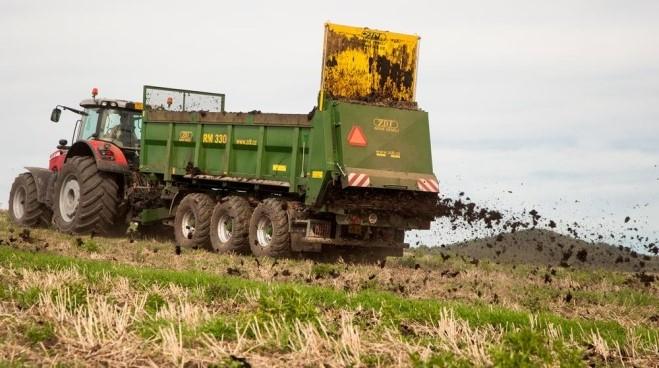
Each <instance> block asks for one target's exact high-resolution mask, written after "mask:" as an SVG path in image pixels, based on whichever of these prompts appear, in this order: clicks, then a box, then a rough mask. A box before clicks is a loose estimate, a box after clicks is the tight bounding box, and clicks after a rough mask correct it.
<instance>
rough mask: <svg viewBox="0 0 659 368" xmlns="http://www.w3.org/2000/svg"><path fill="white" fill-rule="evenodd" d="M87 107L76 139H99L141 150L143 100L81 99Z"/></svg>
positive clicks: (126, 147) (126, 148) (82, 105)
mask: <svg viewBox="0 0 659 368" xmlns="http://www.w3.org/2000/svg"><path fill="white" fill-rule="evenodd" d="M80 106H81V107H83V108H84V112H85V114H84V115H83V117H82V119H81V122H80V127H79V128H78V129H77V134H76V136H75V140H76V141H88V140H91V139H98V140H102V141H107V142H109V143H112V144H114V145H116V146H117V147H119V148H121V149H122V150H135V151H136V150H139V148H140V133H141V129H142V108H141V107H142V104H141V103H139V102H138V103H135V102H130V101H124V100H110V99H103V98H99V99H88V100H84V101H82V102H80Z"/></svg>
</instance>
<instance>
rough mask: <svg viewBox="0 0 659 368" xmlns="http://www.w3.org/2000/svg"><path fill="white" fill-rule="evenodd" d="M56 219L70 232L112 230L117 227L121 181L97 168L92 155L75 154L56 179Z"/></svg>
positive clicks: (61, 227)
mask: <svg viewBox="0 0 659 368" xmlns="http://www.w3.org/2000/svg"><path fill="white" fill-rule="evenodd" d="M54 194H55V196H54V197H55V201H54V206H53V207H54V211H53V212H54V217H53V218H54V222H55V225H56V226H57V228H58V229H59V230H60V231H62V232H67V233H95V234H101V235H109V234H112V233H113V231H115V229H116V225H115V223H116V222H118V221H117V211H118V206H119V185H118V184H117V181H116V179H115V178H114V177H113V176H112V175H110V174H108V173H105V172H102V171H98V168H97V167H96V161H95V160H94V159H93V158H92V157H89V156H75V157H72V158H71V159H69V160H68V161H67V162H66V163H65V164H64V167H62V171H61V172H60V173H59V175H58V177H57V181H56V183H55V193H54Z"/></svg>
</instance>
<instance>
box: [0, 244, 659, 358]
mask: <svg viewBox="0 0 659 368" xmlns="http://www.w3.org/2000/svg"><path fill="white" fill-rule="evenodd" d="M0 264H1V265H3V266H5V267H9V266H12V267H15V268H27V269H33V270H42V271H43V270H51V269H64V268H70V267H77V268H78V269H79V271H80V272H81V273H82V274H83V275H85V276H86V277H88V278H90V279H94V278H97V277H100V276H101V275H103V274H108V275H110V276H115V277H116V276H119V277H125V278H128V279H129V280H130V281H131V282H134V283H137V284H141V285H151V284H161V285H163V284H169V283H173V284H176V285H179V286H183V287H187V288H196V287H201V288H204V289H206V290H208V291H211V292H212V295H213V296H214V297H235V296H241V295H244V292H245V291H246V290H259V292H260V293H261V299H262V302H263V300H265V301H266V302H265V303H264V304H266V307H268V308H270V307H272V306H273V305H274V306H275V308H274V309H271V310H273V311H274V313H280V314H284V315H286V316H288V317H291V318H301V319H304V318H311V317H312V316H310V315H309V313H308V311H309V306H312V307H313V308H316V307H318V308H321V309H329V308H335V309H340V308H345V309H357V308H359V307H361V308H363V309H371V310H375V311H379V312H380V313H381V314H382V316H383V317H384V320H385V321H388V323H392V324H394V325H397V324H398V323H400V322H401V321H419V322H428V321H431V320H433V321H434V320H438V319H439V318H440V313H441V311H442V309H443V308H449V309H452V310H453V312H454V315H455V317H457V318H460V319H463V320H465V321H467V322H468V323H469V324H470V325H471V326H486V325H490V326H495V327H497V328H502V329H504V330H511V329H512V328H513V327H517V328H524V327H529V326H530V324H531V321H530V319H529V314H528V313H526V312H518V311H512V310H509V309H505V308H502V307H497V306H489V305H487V306H479V305H470V304H465V303H459V302H453V301H451V302H449V301H440V300H415V299H407V298H404V297H403V296H400V295H396V294H394V293H390V292H380V291H370V290H367V291H361V292H357V293H347V292H344V291H338V290H334V289H330V288H326V287H318V286H310V285H303V284H297V283H290V282H264V281H254V280H247V279H243V278H240V277H233V276H222V275H216V274H210V273H206V272H200V271H174V270H167V269H158V268H141V267H136V266H130V265H125V264H118V263H112V262H109V261H98V260H86V259H78V258H72V257H67V256H61V255H57V254H52V253H45V252H36V253H35V252H28V251H24V250H17V249H14V248H10V247H7V246H0ZM273 300H274V301H275V302H272V301H273ZM300 311H302V312H300ZM549 324H552V325H554V326H558V327H560V328H561V329H562V330H563V332H564V334H566V335H567V334H572V335H573V336H574V337H575V339H576V340H577V341H582V342H585V341H587V340H588V338H589V337H590V335H591V333H592V332H594V331H599V333H600V335H601V336H602V337H603V338H604V339H606V340H607V342H609V343H612V342H617V343H619V344H621V345H624V344H625V342H626V340H627V338H628V336H627V334H626V331H625V328H624V327H623V326H621V325H620V324H618V323H617V322H613V321H601V320H581V319H567V318H564V317H561V316H558V315H555V314H552V313H540V314H538V316H537V327H538V328H544V327H546V326H547V325H549ZM634 334H635V335H637V336H638V337H639V338H640V339H641V341H642V342H646V343H650V344H656V342H657V340H659V330H657V329H652V328H647V327H637V328H635V329H634Z"/></svg>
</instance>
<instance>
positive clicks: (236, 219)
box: [174, 193, 290, 257]
mask: <svg viewBox="0 0 659 368" xmlns="http://www.w3.org/2000/svg"><path fill="white" fill-rule="evenodd" d="M288 230H289V229H288V216H287V214H286V202H285V201H282V200H280V199H276V198H268V199H265V200H263V201H262V202H259V203H258V205H257V206H256V208H254V207H253V206H252V204H251V203H250V202H249V201H248V200H247V199H246V198H244V197H240V196H229V197H225V198H223V199H222V200H221V201H220V202H218V203H215V201H214V200H213V199H212V198H211V197H210V196H208V195H207V194H203V193H192V194H188V195H187V196H185V197H184V198H183V200H182V201H181V203H180V204H179V206H178V209H177V211H176V216H175V219H174V233H175V237H176V242H177V244H179V245H181V246H184V247H188V248H210V249H213V250H215V251H217V252H221V253H227V252H235V253H248V252H249V251H251V253H252V254H254V255H256V256H270V257H278V256H283V255H286V254H288V253H289V252H290V234H289V232H288Z"/></svg>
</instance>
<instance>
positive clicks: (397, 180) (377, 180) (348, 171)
mask: <svg viewBox="0 0 659 368" xmlns="http://www.w3.org/2000/svg"><path fill="white" fill-rule="evenodd" d="M344 171H345V176H342V177H341V186H342V187H343V188H346V187H363V188H383V189H399V190H413V191H420V192H431V193H439V183H438V181H437V177H435V175H433V174H422V173H409V172H399V171H387V170H375V169H362V168H352V167H346V168H345V170H344Z"/></svg>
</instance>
